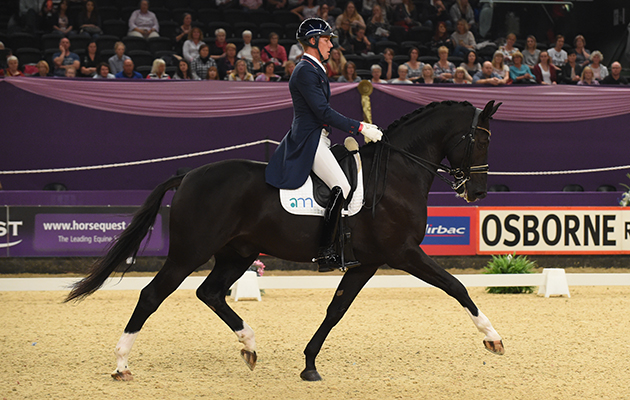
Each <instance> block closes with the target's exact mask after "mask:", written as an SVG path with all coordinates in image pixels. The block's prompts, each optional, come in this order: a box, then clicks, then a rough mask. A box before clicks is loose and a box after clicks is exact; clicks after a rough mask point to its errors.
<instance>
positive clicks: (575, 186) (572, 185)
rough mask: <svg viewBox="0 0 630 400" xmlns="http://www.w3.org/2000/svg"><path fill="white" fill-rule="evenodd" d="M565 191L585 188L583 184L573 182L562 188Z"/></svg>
mask: <svg viewBox="0 0 630 400" xmlns="http://www.w3.org/2000/svg"><path fill="white" fill-rule="evenodd" d="M562 191H563V192H583V191H584V188H583V187H582V185H578V184H576V183H572V184H569V185H566V186H565V187H563V188H562Z"/></svg>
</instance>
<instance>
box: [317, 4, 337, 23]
mask: <svg viewBox="0 0 630 400" xmlns="http://www.w3.org/2000/svg"><path fill="white" fill-rule="evenodd" d="M318 4H319V9H318V10H317V16H318V17H319V18H321V19H323V20H324V21H326V22H328V25H330V28H331V29H332V30H335V28H336V25H335V17H333V16H332V15H330V14H329V13H328V12H329V11H330V7H329V5H328V4H326V3H325V2H322V1H319V2H318Z"/></svg>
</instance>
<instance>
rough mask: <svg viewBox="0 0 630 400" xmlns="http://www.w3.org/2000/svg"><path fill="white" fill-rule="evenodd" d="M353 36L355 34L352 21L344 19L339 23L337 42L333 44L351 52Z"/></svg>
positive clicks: (344, 51)
mask: <svg viewBox="0 0 630 400" xmlns="http://www.w3.org/2000/svg"><path fill="white" fill-rule="evenodd" d="M353 37H354V35H353V33H352V25H351V24H350V21H348V20H343V21H341V24H340V25H337V38H335V39H334V40H335V41H336V43H333V44H334V45H335V47H338V48H339V50H341V51H342V52H343V53H347V52H350V51H351V49H352V38H353Z"/></svg>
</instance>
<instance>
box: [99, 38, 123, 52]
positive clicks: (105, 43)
mask: <svg viewBox="0 0 630 400" xmlns="http://www.w3.org/2000/svg"><path fill="white" fill-rule="evenodd" d="M119 41H120V39H119V38H118V37H116V36H112V35H101V36H99V37H98V38H97V39H96V47H97V49H98V51H99V52H101V51H103V50H106V49H113V48H114V45H115V44H116V42H119Z"/></svg>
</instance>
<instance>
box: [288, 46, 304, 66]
mask: <svg viewBox="0 0 630 400" xmlns="http://www.w3.org/2000/svg"><path fill="white" fill-rule="evenodd" d="M303 55H304V48H303V47H302V45H301V44H300V43H294V44H293V45H291V49H290V50H289V61H293V63H296V62H298V61H300V59H301V58H302V56H303Z"/></svg>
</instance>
